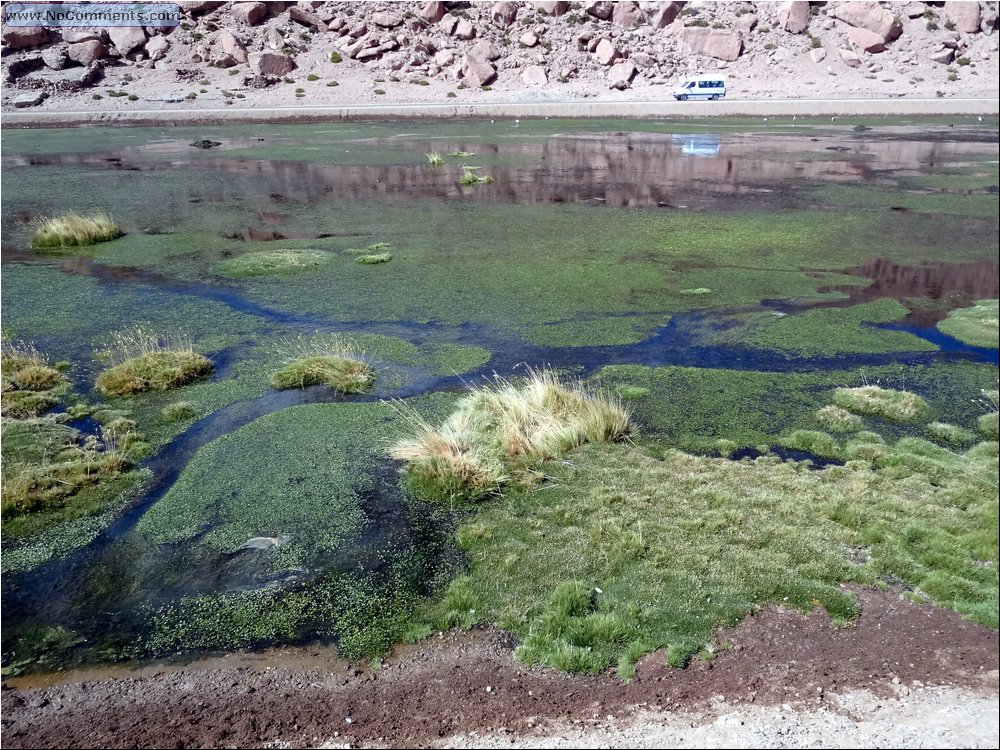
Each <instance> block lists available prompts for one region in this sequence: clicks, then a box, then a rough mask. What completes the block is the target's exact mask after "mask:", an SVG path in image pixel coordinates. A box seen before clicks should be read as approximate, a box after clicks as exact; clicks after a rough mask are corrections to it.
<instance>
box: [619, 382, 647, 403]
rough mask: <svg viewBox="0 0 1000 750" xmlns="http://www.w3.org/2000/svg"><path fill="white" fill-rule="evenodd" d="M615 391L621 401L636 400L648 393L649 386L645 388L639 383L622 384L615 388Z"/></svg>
mask: <svg viewBox="0 0 1000 750" xmlns="http://www.w3.org/2000/svg"><path fill="white" fill-rule="evenodd" d="M615 393H617V394H618V398H620V399H622V400H623V401H638V400H639V399H641V398H646V396H648V395H649V388H645V387H643V386H641V385H628V384H622V385H620V386H618V387H617V388H615Z"/></svg>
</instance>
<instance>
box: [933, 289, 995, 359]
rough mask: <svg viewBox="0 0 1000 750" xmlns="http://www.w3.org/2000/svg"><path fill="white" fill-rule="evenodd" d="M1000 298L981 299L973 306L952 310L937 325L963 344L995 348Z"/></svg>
mask: <svg viewBox="0 0 1000 750" xmlns="http://www.w3.org/2000/svg"><path fill="white" fill-rule="evenodd" d="M998 305H1000V300H995V299H983V300H979V301H978V302H976V304H975V305H974V306H973V307H963V308H961V309H959V310H952V311H951V312H950V313H948V317H947V318H945V319H944V320H942V321H941V322H940V323H938V325H937V327H938V328H939V329H940V330H941V331H943V332H944V333H947V334H948V335H949V336H954V337H955V338H956V339H958V340H959V341H961V342H962V343H963V344H968V345H970V346H983V347H988V348H992V349H996V348H997V340H998V332H1000V308H998Z"/></svg>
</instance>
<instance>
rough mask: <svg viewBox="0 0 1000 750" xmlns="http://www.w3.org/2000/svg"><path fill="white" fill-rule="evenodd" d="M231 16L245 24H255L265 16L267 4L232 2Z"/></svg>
mask: <svg viewBox="0 0 1000 750" xmlns="http://www.w3.org/2000/svg"><path fill="white" fill-rule="evenodd" d="M232 11H233V16H235V17H236V19H237V20H239V21H242V22H243V23H245V24H246V25H247V26H256V25H257V24H259V23H260V22H261V21H263V20H264V19H266V18H267V16H268V11H267V6H266V5H265V4H264V3H234V4H233V8H232Z"/></svg>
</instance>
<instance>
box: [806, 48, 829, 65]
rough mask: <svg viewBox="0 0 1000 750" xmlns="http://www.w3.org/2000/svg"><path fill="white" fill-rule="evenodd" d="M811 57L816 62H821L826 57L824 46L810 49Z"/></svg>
mask: <svg viewBox="0 0 1000 750" xmlns="http://www.w3.org/2000/svg"><path fill="white" fill-rule="evenodd" d="M809 57H810V58H811V59H812V61H813V62H814V63H821V62H823V61H824V60H825V59H826V50H825V49H823V48H822V47H817V48H816V49H811V50H809Z"/></svg>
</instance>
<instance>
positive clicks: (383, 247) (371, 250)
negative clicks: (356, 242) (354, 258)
mask: <svg viewBox="0 0 1000 750" xmlns="http://www.w3.org/2000/svg"><path fill="white" fill-rule="evenodd" d="M391 249H392V243H390V242H376V243H374V244H371V245H368V247H349V248H347V249H346V250H345V251H344V254H345V255H378V254H380V253H385V252H387V251H388V250H391Z"/></svg>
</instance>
